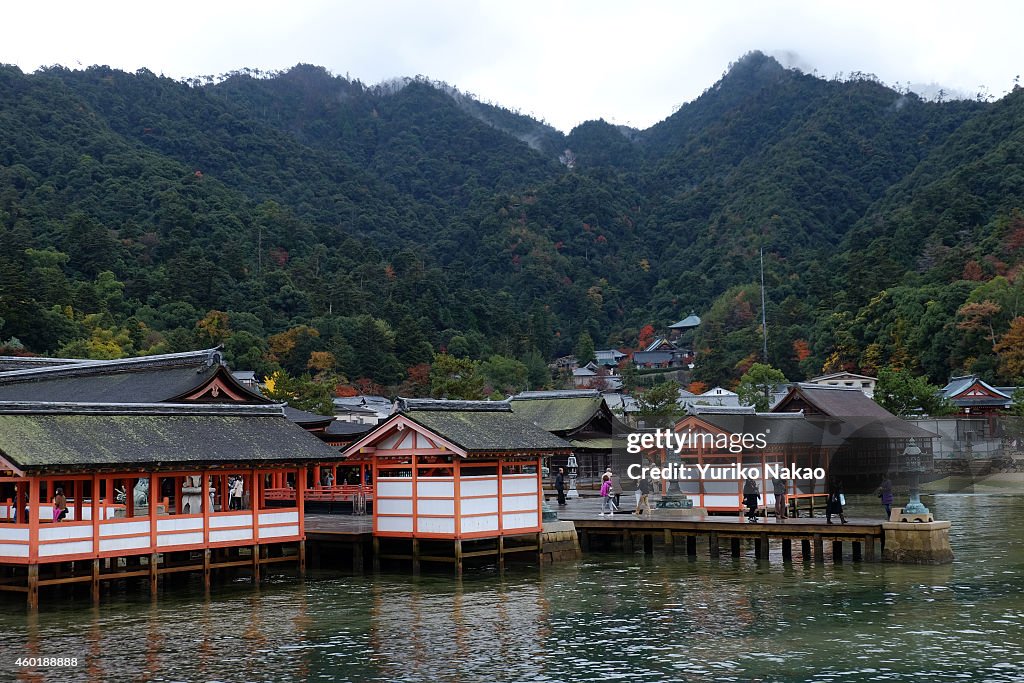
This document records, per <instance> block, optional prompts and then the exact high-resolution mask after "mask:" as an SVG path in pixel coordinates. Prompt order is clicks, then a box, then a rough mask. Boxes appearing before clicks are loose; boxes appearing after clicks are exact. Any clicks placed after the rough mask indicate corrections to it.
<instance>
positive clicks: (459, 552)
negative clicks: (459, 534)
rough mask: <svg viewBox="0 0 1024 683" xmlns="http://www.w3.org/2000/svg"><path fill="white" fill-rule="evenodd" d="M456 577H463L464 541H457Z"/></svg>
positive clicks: (458, 539) (459, 539)
mask: <svg viewBox="0 0 1024 683" xmlns="http://www.w3.org/2000/svg"><path fill="white" fill-rule="evenodd" d="M455 575H456V576H459V577H461V576H462V539H461V538H457V539H455Z"/></svg>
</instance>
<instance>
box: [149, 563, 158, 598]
mask: <svg viewBox="0 0 1024 683" xmlns="http://www.w3.org/2000/svg"><path fill="white" fill-rule="evenodd" d="M158 568H159V565H158V563H157V554H156V553H150V554H149V595H150V597H153V598H155V597H156V589H157V576H158V574H157V569H158Z"/></svg>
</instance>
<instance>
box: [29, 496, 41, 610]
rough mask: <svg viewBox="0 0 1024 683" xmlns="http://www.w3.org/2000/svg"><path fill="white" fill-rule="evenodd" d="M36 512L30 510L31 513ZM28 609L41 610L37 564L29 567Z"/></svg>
mask: <svg viewBox="0 0 1024 683" xmlns="http://www.w3.org/2000/svg"><path fill="white" fill-rule="evenodd" d="M34 512H35V510H34V509H30V513H34ZM33 516H34V515H33ZM28 609H29V611H31V612H34V611H35V610H37V609H39V565H38V564H35V563H33V564H30V565H29V566H28Z"/></svg>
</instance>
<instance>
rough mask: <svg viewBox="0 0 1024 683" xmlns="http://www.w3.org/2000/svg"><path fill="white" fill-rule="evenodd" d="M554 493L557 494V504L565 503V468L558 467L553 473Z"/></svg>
mask: <svg viewBox="0 0 1024 683" xmlns="http://www.w3.org/2000/svg"><path fill="white" fill-rule="evenodd" d="M555 493H557V494H558V504H559V505H565V468H564V467H559V468H558V474H556V475H555Z"/></svg>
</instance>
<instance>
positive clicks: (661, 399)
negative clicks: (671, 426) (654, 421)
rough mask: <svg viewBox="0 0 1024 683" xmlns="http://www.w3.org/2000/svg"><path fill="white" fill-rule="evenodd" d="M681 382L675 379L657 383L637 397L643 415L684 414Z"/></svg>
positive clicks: (675, 415)
mask: <svg viewBox="0 0 1024 683" xmlns="http://www.w3.org/2000/svg"><path fill="white" fill-rule="evenodd" d="M678 400H679V384H678V383H676V382H673V381H671V380H670V381H667V382H662V383H660V384H655V385H654V386H652V387H650V388H649V389H645V390H644V391H643V393H640V394H638V395H637V397H636V402H637V406H638V407H639V413H638V414H639V415H641V416H643V417H677V416H680V415H682V414H683V409H682V408H681V407H680V405H679V403H678Z"/></svg>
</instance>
